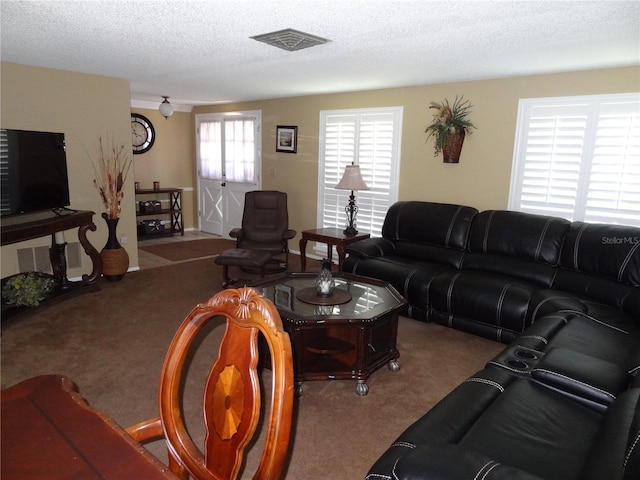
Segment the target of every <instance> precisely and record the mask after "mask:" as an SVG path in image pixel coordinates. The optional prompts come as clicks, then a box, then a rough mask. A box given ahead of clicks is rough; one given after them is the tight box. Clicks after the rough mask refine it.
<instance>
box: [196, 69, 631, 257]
mask: <svg viewBox="0 0 640 480" xmlns="http://www.w3.org/2000/svg"><path fill="white" fill-rule="evenodd" d="M638 90H640V68H638V67H633V68H618V69H607V70H594V71H585V72H574V73H567V74H557V75H539V76H530V77H519V78H506V79H494V80H486V81H476V82H461V83H449V84H439V85H426V86H418V87H410V88H397V89H389V90H378V91H368V92H355V93H345V94H336V95H317V96H307V97H295V98H284V99H275V100H265V101H257V102H247V103H242V104H229V105H218V106H205V107H197V108H195V109H194V113H195V114H198V113H213V112H227V111H236V110H261V111H262V125H263V131H262V132H263V133H262V150H263V154H262V171H263V172H264V175H263V184H262V186H263V188H264V189H278V190H284V191H286V192H287V193H288V194H289V216H290V222H291V228H294V229H296V230H298V232H300V231H301V230H304V229H309V228H314V227H315V226H316V212H317V177H318V130H319V116H320V111H321V110H331V109H342V108H369V107H383V106H385V107H386V106H398V105H399V106H402V107H404V118H403V134H402V152H401V165H400V185H399V192H400V193H399V196H400V200H426V201H436V202H448V203H460V204H466V205H471V206H474V207H476V208H478V209H480V210H484V209H493V208H506V207H507V201H508V194H509V181H510V175H511V162H512V157H513V142H514V135H515V127H516V116H517V109H518V100H519V99H521V98H532V97H551V96H569V95H591V94H602V93H622V92H633V91H638ZM456 95H464V97H465V98H466V99H469V100H471V102H472V103H473V105H474V107H473V109H472V114H471V117H470V118H471V120H472V121H473V123H474V124H475V126H476V127H477V130H475V131H474V133H473V134H472V135H471V136H468V137H467V139H466V140H465V144H464V148H463V150H462V156H461V159H460V163H459V164H444V163H443V162H442V156H441V155H440V156H438V157H436V158H434V156H433V143H432V141H431V140H430V141H429V142H427V141H426V134H425V133H424V130H425V128H426V126H427V125H428V124H429V123H430V120H431V116H432V113H430V111H429V110H428V106H429V103H430V102H431V101H441V100H443V99H444V98H447V99H449V100H450V101H453V99H454V98H455V96H456ZM276 125H297V126H298V153H297V154H296V155H293V154H287V153H276V152H275V130H276ZM272 169H275V172H276V176H275V177H272V176H269V175H268V172H270V171H271V170H272ZM291 246H292V247H294V248H295V247H296V246H297V242H295V243H292V245H291Z"/></svg>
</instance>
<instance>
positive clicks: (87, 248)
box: [78, 223, 102, 283]
mask: <svg viewBox="0 0 640 480" xmlns="http://www.w3.org/2000/svg"><path fill="white" fill-rule="evenodd" d="M87 230H91V231H92V232H95V231H96V226H95V224H93V223H91V224H89V225H82V226H81V227H80V228H79V229H78V240H80V245H82V247H83V248H84V253H86V254H87V255H89V257H90V258H91V264H92V266H93V268H92V270H91V274H90V275H87V274H83V275H82V281H83V282H85V283H93V282H95V281H96V280H97V279H98V278H100V275H101V274H102V257H101V256H100V253H99V252H98V251H97V250H96V249H95V247H94V246H93V245H91V242H89V240H87Z"/></svg>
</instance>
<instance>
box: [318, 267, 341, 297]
mask: <svg viewBox="0 0 640 480" xmlns="http://www.w3.org/2000/svg"><path fill="white" fill-rule="evenodd" d="M315 286H316V291H317V292H318V295H320V296H322V297H328V296H329V295H331V294H332V293H333V289H334V288H335V286H336V281H335V280H334V278H333V275H331V262H330V261H329V260H327V259H326V258H325V259H323V260H322V270H321V271H320V273H319V274H318V276H317V277H316V281H315Z"/></svg>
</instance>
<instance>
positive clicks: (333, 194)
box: [318, 107, 403, 237]
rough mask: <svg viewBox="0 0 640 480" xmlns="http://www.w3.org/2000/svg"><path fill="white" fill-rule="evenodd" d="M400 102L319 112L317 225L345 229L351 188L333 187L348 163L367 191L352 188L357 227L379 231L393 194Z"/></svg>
mask: <svg viewBox="0 0 640 480" xmlns="http://www.w3.org/2000/svg"><path fill="white" fill-rule="evenodd" d="M402 113H403V110H402V107H391V108H375V109H358V110H334V111H323V112H320V154H319V159H320V160H319V162H318V168H319V172H318V173H319V175H318V178H319V185H318V224H319V225H320V226H322V227H338V228H344V227H345V225H346V223H347V217H346V213H345V206H346V205H347V203H348V201H349V195H350V193H351V192H349V191H347V190H336V189H335V188H334V187H335V186H336V185H337V184H338V182H339V181H340V179H341V178H342V174H343V173H344V170H345V167H346V166H347V165H351V164H354V165H359V166H360V171H361V173H362V178H363V179H364V181H365V183H366V184H367V185H368V186H369V190H358V191H357V192H355V196H356V203H357V205H358V216H357V217H356V222H357V229H358V231H360V232H365V233H370V234H371V235H372V236H378V237H379V236H381V234H382V224H383V222H384V218H385V215H386V213H387V210H388V209H389V207H390V206H391V204H393V203H394V202H395V201H397V199H398V191H397V183H398V181H397V178H398V171H399V165H400V137H401V133H402Z"/></svg>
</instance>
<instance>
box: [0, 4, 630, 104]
mask: <svg viewBox="0 0 640 480" xmlns="http://www.w3.org/2000/svg"><path fill="white" fill-rule="evenodd" d="M0 16H1V58H2V60H4V61H11V62H17V63H22V64H26V65H35V66H41V67H50V68H57V69H61V70H71V71H77V72H85V73H95V74H100V75H108V76H114V77H121V78H126V79H129V80H130V82H131V97H132V99H133V100H138V101H152V102H158V103H159V102H160V101H161V98H160V95H169V96H170V97H171V102H172V103H173V104H177V105H181V104H182V105H198V104H212V103H220V102H229V101H246V100H257V99H266V98H278V97H289V96H297V95H308V94H319V93H332V92H348V91H358V90H369V89H378V88H387V87H401V86H410V85H426V84H433V83H442V82H453V81H464V80H480V79H487V78H498V77H513V76H519V75H531V74H539V73H551V72H563V71H574V70H584V69H592V68H606V67H618V66H629V65H639V64H640V1H638V0H632V1H626V0H617V1H596V0H593V1H564V0H555V1H553V0H547V1H541V0H528V1H508V0H487V1H480V0H477V1H471V0H467V1H460V0H449V1H441V0H440V1H427V0H351V1H344V0H343V1H340V0H287V1H283V0H256V1H250V0H235V1H231V0H217V1H215V0H213V1H196V0H184V1H177V0H174V1H160V0H146V1H143V0H129V1H122V0H91V1H90V0H83V1H77V0H76V1H71V0H53V1H24V0H1V3H0ZM285 28H294V29H297V30H301V31H303V32H306V33H310V34H313V35H317V36H320V37H324V38H327V39H329V40H331V42H329V43H327V44H325V45H320V46H316V47H312V48H308V49H304V50H299V51H294V52H288V51H285V50H281V49H278V48H275V47H272V46H269V45H266V44H264V43H260V42H257V41H255V40H252V39H251V38H250V37H252V36H255V35H260V34H263V33H268V32H272V31H275V30H281V29H285ZM639 89H640V85H639Z"/></svg>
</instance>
